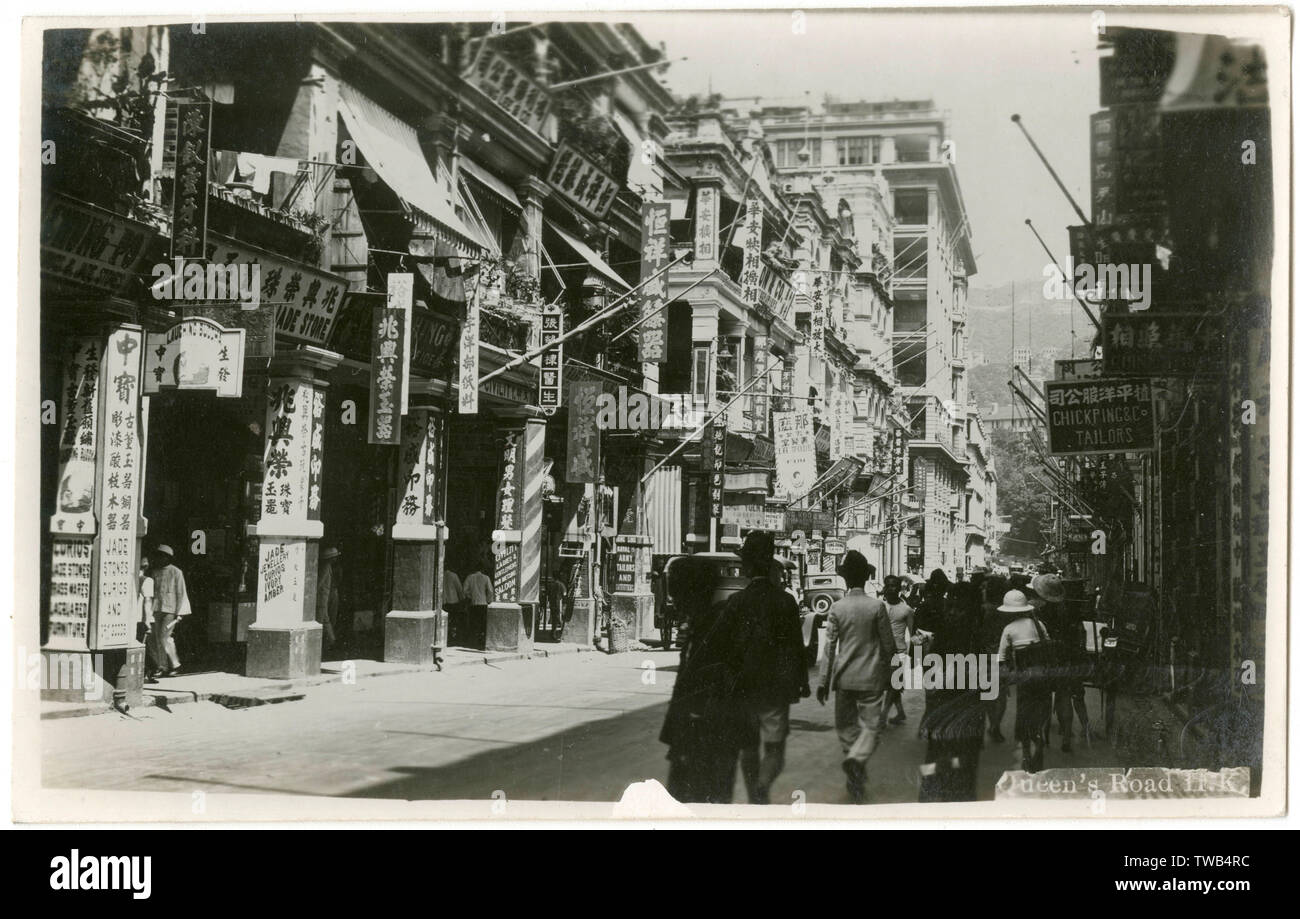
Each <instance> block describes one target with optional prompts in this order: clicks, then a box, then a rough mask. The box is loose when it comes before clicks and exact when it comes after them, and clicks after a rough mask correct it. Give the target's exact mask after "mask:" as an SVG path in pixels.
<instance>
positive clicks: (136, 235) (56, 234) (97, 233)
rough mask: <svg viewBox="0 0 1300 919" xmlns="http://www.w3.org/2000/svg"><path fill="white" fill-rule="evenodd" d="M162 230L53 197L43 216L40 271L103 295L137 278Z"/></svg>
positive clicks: (60, 197) (58, 196) (64, 198)
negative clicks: (159, 231)
mask: <svg viewBox="0 0 1300 919" xmlns="http://www.w3.org/2000/svg"><path fill="white" fill-rule="evenodd" d="M157 235H158V234H157V231H156V230H155V229H154V228H153V227H151V226H148V225H147V224H143V223H137V222H136V221H134V220H128V219H127V218H125V217H122V216H121V215H118V214H114V213H112V212H111V211H106V210H104V209H103V208H100V207H95V206H94V205H92V204H85V203H82V202H80V201H76V200H74V199H72V198H68V197H65V196H63V195H57V194H56V195H50V196H49V198H48V200H47V202H46V203H45V210H44V212H43V213H42V214H41V274H42V275H43V276H45V277H48V278H54V279H57V280H59V281H64V282H68V283H72V284H76V285H78V286H79V287H86V288H89V289H91V290H94V291H98V292H99V293H104V294H112V293H117V292H118V291H121V290H123V288H125V287H126V286H127V284H128V283H129V282H131V281H132V280H133V279H134V278H136V277H137V276H138V274H139V272H140V269H141V263H142V262H143V261H144V257H145V255H146V254H147V253H148V251H149V245H150V243H152V242H153V240H154V237H155V236H157Z"/></svg>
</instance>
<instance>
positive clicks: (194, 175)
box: [171, 102, 212, 259]
mask: <svg viewBox="0 0 1300 919" xmlns="http://www.w3.org/2000/svg"><path fill="white" fill-rule="evenodd" d="M211 129H212V104H211V103H210V102H182V103H180V104H179V105H177V106H176V180H175V184H174V186H173V189H172V252H171V254H172V258H187V259H189V258H194V259H201V258H203V257H204V254H205V252H204V250H205V248H206V246H207V231H208V141H209V137H210V134H211Z"/></svg>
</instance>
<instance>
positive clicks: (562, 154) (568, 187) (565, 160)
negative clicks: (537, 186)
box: [546, 141, 636, 219]
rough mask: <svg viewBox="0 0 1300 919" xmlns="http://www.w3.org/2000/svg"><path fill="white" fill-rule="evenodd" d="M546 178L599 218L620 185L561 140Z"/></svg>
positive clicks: (607, 207)
mask: <svg viewBox="0 0 1300 919" xmlns="http://www.w3.org/2000/svg"><path fill="white" fill-rule="evenodd" d="M634 155H636V154H634ZM546 181H547V183H548V184H549V185H550V186H551V188H553V189H554V190H555V191H557V192H559V193H560V195H561V196H563V197H564V198H566V199H568V200H569V201H571V202H572V203H574V204H576V205H577V206H578V207H580V208H582V209H583V210H584V211H586V212H587V213H589V214H591V215H593V216H594V217H596V218H598V219H599V218H603V217H604V216H605V214H607V213H608V212H609V208H610V205H612V204H613V203H614V196H615V195H617V194H618V188H619V182H618V181H617V180H615V179H614V177H613V176H611V175H610V174H609V173H607V172H605V171H604V170H603V169H601V168H600V167H599V166H597V165H596V164H595V163H593V162H592V161H591V160H589V159H587V158H586V157H585V156H583V155H582V154H581V153H579V152H578V151H577V150H575V149H574V148H573V147H572V146H570V145H569V144H568V143H566V142H563V141H561V142H560V148H559V150H557V151H556V152H555V159H553V160H552V161H551V168H550V171H549V172H548V173H547V176H546Z"/></svg>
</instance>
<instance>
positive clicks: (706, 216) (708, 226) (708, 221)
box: [695, 185, 718, 262]
mask: <svg viewBox="0 0 1300 919" xmlns="http://www.w3.org/2000/svg"><path fill="white" fill-rule="evenodd" d="M717 257H718V189H716V188H714V187H713V186H711V185H709V186H705V187H703V188H699V189H697V190H696V192H695V258H696V260H697V261H701V262H706V261H712V260H713V259H716V258H717Z"/></svg>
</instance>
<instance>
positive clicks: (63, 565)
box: [41, 324, 145, 704]
mask: <svg viewBox="0 0 1300 919" xmlns="http://www.w3.org/2000/svg"><path fill="white" fill-rule="evenodd" d="M143 354H144V332H143V330H142V329H141V328H140V326H138V325H132V324H121V325H116V326H113V327H111V328H109V329H107V330H106V331H105V332H101V333H99V334H91V335H79V336H74V337H73V338H71V339H69V340H68V343H67V348H66V351H65V353H64V358H63V388H62V392H61V399H60V410H59V415H58V424H59V466H58V483H57V486H56V487H57V492H56V496H55V510H54V513H53V515H52V516H51V517H50V522H49V526H50V534H51V538H50V545H51V550H50V551H51V558H50V584H49V617H48V623H49V630H48V636H47V637H46V640H45V642H44V643H43V645H42V647H41V666H42V668H43V673H44V674H45V678H44V680H43V681H42V685H41V697H42V698H43V699H49V700H54V701H68V702H75V701H92V700H96V701H98V700H102V701H115V702H117V703H119V704H121V703H127V704H134V703H136V702H138V701H139V700H140V697H141V690H142V688H143V683H144V646H143V645H142V644H141V643H140V641H139V640H138V638H137V634H136V633H137V623H138V622H139V621H140V585H139V574H138V572H139V559H140V552H139V550H140V547H139V542H138V540H139V538H140V537H141V536H142V535H143V534H144V531H145V521H144V519H143V518H142V516H141V513H140V510H141V508H140V494H141V482H142V479H143V465H144V446H145V445H144V436H143V431H144V422H143V414H144V412H143V408H142V403H141V396H140V392H141V389H142V386H141V374H142V372H143V364H142V358H143Z"/></svg>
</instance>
